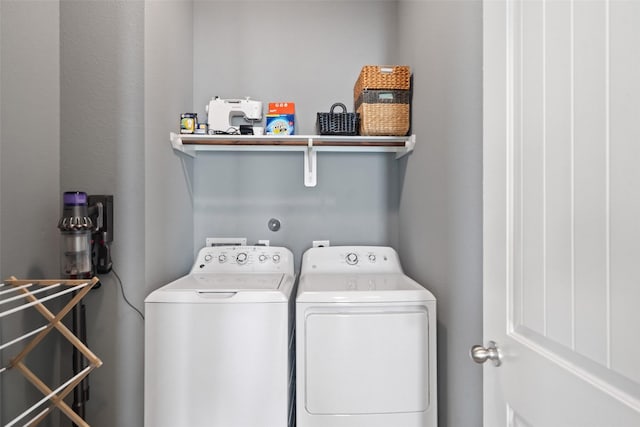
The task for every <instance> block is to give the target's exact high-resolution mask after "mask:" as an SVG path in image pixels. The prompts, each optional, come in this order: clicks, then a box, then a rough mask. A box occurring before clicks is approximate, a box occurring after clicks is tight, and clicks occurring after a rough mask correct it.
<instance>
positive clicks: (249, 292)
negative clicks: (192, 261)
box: [145, 273, 293, 303]
mask: <svg viewBox="0 0 640 427" xmlns="http://www.w3.org/2000/svg"><path fill="white" fill-rule="evenodd" d="M292 281H293V278H292V277H291V276H289V275H285V274H282V273H260V274H211V273H193V274H188V275H186V276H184V277H181V278H179V279H177V280H175V281H173V282H171V283H169V284H168V285H165V286H163V287H161V288H159V289H157V290H155V291H154V292H152V293H151V294H150V295H149V296H148V297H147V298H146V300H145V302H165V303H172V302H175V303H184V302H194V303H221V302H282V301H286V300H287V299H288V298H289V295H288V292H289V291H290V289H291V283H290V282H292Z"/></svg>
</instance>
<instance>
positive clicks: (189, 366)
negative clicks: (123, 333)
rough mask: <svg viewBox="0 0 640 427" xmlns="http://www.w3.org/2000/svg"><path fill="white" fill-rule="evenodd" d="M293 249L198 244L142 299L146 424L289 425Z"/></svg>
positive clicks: (153, 426) (176, 426) (209, 426)
mask: <svg viewBox="0 0 640 427" xmlns="http://www.w3.org/2000/svg"><path fill="white" fill-rule="evenodd" d="M294 282H295V275H294V268H293V255H292V253H291V252H290V251H289V250H288V249H286V248H281V247H264V246H231V247H206V248H204V249H201V250H200V252H199V254H198V256H197V259H196V262H195V264H194V266H193V268H192V269H191V272H190V273H189V274H188V275H186V276H184V277H182V278H180V279H178V280H176V281H174V282H171V283H169V284H168V285H166V286H164V287H162V288H159V289H158V290H156V291H154V292H152V293H151V294H150V295H149V296H148V297H147V298H146V300H145V311H146V322H145V375H144V377H145V381H144V384H145V399H144V403H145V405H144V417H145V419H144V425H145V426H147V427H187V426H188V427H286V426H287V425H289V426H291V425H293V418H294V416H293V409H294V408H293V405H292V401H293V397H294V393H295V387H294V383H293V382H294V374H293V368H294V364H295V363H294V362H295V361H294V344H293V328H294V326H295V324H294V306H293V305H294V298H292V295H291V294H292V290H293V287H294Z"/></svg>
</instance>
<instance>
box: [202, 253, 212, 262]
mask: <svg viewBox="0 0 640 427" xmlns="http://www.w3.org/2000/svg"><path fill="white" fill-rule="evenodd" d="M212 258H213V257H212V256H211V254H206V255H205V256H204V260H205V261H206V262H209V261H211V259H212Z"/></svg>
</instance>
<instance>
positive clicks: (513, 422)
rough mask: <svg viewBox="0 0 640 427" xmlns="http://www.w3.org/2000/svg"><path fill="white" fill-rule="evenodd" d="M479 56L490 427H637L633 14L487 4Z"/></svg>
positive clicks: (559, 0)
mask: <svg viewBox="0 0 640 427" xmlns="http://www.w3.org/2000/svg"><path fill="white" fill-rule="evenodd" d="M484 49H485V50H484V335H485V336H484V339H485V343H484V346H485V347H488V341H489V340H492V341H495V342H496V343H497V348H498V350H499V352H500V355H501V365H500V366H497V367H496V366H494V364H493V363H492V361H491V360H489V361H488V362H487V363H485V364H484V368H483V369H484V426H485V427H502V426H527V427H555V426H557V427H589V426H592V427H625V426H629V427H631V426H634V427H637V426H640V1H638V0H628V1H625V0H611V1H605V0H574V1H570V0H547V1H543V0H513V1H504V0H485V2H484ZM476 355H477V356H479V357H480V358H482V357H487V356H492V355H493V353H492V352H491V351H486V352H483V351H476Z"/></svg>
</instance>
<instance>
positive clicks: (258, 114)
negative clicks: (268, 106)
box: [206, 96, 262, 133]
mask: <svg viewBox="0 0 640 427" xmlns="http://www.w3.org/2000/svg"><path fill="white" fill-rule="evenodd" d="M206 110H207V113H208V117H207V120H208V124H209V133H218V132H222V133H240V132H239V126H234V125H233V122H232V119H233V117H242V118H243V119H245V120H247V121H255V120H262V102H260V101H254V100H251V99H249V98H248V97H247V98H245V99H221V98H220V97H218V96H216V97H215V98H213V99H211V101H209V104H208V105H207V106H206Z"/></svg>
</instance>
